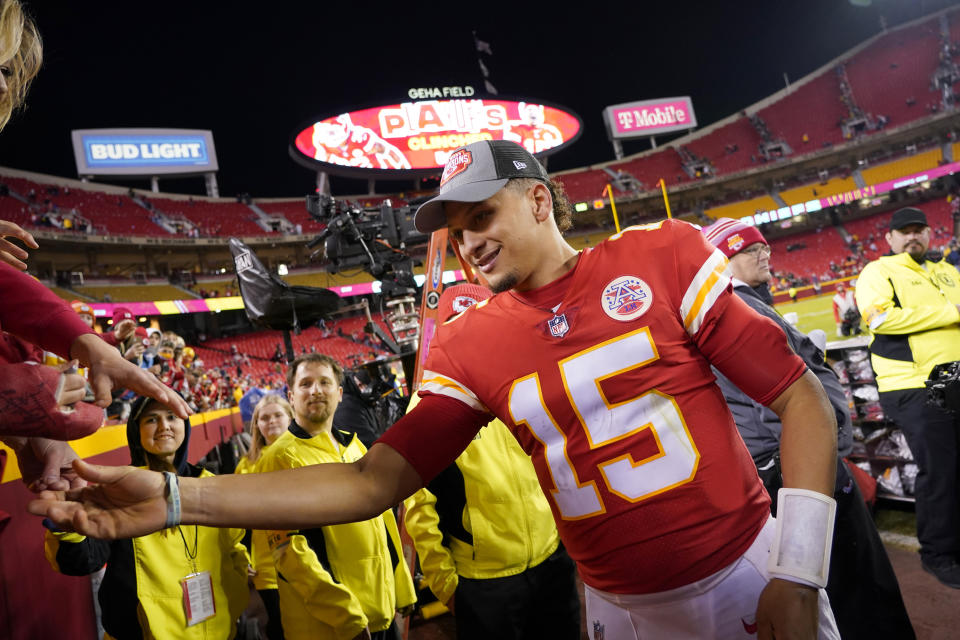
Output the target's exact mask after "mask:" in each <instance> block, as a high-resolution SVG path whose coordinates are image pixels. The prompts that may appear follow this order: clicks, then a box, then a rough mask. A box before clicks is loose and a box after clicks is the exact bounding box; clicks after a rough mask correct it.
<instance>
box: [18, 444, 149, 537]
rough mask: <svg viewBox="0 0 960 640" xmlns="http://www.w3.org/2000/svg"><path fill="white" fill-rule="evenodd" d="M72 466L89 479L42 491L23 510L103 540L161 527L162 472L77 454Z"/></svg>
mask: <svg viewBox="0 0 960 640" xmlns="http://www.w3.org/2000/svg"><path fill="white" fill-rule="evenodd" d="M73 468H74V470H75V471H76V472H77V474H78V475H79V476H80V477H81V478H83V479H85V480H87V481H88V482H91V483H94V484H92V485H91V486H87V487H84V488H83V489H73V490H70V491H66V492H63V491H44V492H43V493H41V494H40V498H39V499H38V500H33V501H32V502H30V504H28V505H27V510H28V511H29V512H30V513H32V514H34V515H37V516H43V517H46V518H50V519H51V520H53V522H54V523H56V525H57V526H58V527H59V528H61V529H63V530H64V531H76V532H77V533H82V534H83V535H87V536H90V537H92V538H101V539H105V540H114V539H117V538H132V537H136V536H142V535H145V534H148V533H152V532H154V531H158V530H160V529H162V528H163V525H164V524H165V523H166V514H167V501H166V498H165V497H164V487H165V484H164V481H163V475H162V474H160V473H157V472H156V471H147V470H145V469H137V468H135V467H104V466H99V465H91V464H87V463H85V462H83V461H82V460H76V461H74V463H73Z"/></svg>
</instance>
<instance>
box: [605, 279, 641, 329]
mask: <svg viewBox="0 0 960 640" xmlns="http://www.w3.org/2000/svg"><path fill="white" fill-rule="evenodd" d="M651 304H653V289H651V288H650V285H648V284H647V283H646V282H644V281H643V280H641V279H640V278H637V277H636V276H620V277H619V278H617V279H615V280H611V281H610V283H609V284H608V285H607V286H606V287H604V289H603V293H602V294H601V296H600V306H601V307H603V312H604V313H606V314H607V315H608V316H609V317H611V318H613V319H614V320H619V321H621V322H629V321H630V320H635V319H636V318H639V317H640V316H642V315H643V314H645V313H646V312H647V310H648V309H650V305H651Z"/></svg>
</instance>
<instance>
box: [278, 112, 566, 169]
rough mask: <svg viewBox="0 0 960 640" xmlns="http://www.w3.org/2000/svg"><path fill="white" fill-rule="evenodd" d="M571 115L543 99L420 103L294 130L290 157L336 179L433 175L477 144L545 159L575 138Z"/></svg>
mask: <svg viewBox="0 0 960 640" xmlns="http://www.w3.org/2000/svg"><path fill="white" fill-rule="evenodd" d="M582 127H583V125H582V122H581V120H580V117H579V116H578V115H577V114H575V113H574V112H572V111H570V110H568V109H564V108H562V107H559V106H554V105H549V104H544V103H542V102H533V101H523V102H515V101H512V100H488V99H486V98H483V99H481V98H476V99H464V100H456V99H455V100H422V101H417V102H404V103H401V104H393V105H387V106H381V107H373V108H370V109H362V110H359V111H351V112H349V113H341V114H339V115H335V116H331V117H328V118H325V119H323V120H318V121H315V122H311V123H308V124H305V125H303V126H301V127H299V128H298V129H297V130H296V131H295V132H294V134H293V136H292V140H291V143H290V155H291V156H292V157H293V158H294V159H295V160H296V161H297V162H300V163H301V164H304V165H305V166H307V167H310V168H313V169H320V170H322V171H327V172H329V173H333V174H341V175H348V176H367V177H371V174H372V175H374V176H376V177H380V178H385V179H389V178H390V177H398V178H401V177H407V176H415V175H430V174H435V173H437V172H438V171H439V170H440V168H441V167H443V165H444V164H445V163H446V161H447V156H449V155H450V153H451V152H452V151H453V150H454V149H456V148H457V147H461V146H463V145H466V144H470V143H471V142H477V141H479V140H512V141H514V142H517V143H519V144H522V145H523V146H524V147H525V148H526V149H527V150H528V151H530V152H531V153H533V154H536V155H538V156H547V155H550V154H551V153H554V152H556V151H558V150H559V149H561V148H563V147H565V146H566V145H568V144H570V143H571V142H573V141H574V140H576V139H577V138H578V137H579V136H580V132H581V129H582Z"/></svg>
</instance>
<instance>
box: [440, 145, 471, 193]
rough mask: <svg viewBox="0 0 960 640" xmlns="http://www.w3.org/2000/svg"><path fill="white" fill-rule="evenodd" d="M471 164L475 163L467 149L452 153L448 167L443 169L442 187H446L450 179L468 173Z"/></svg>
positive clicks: (448, 159)
mask: <svg viewBox="0 0 960 640" xmlns="http://www.w3.org/2000/svg"><path fill="white" fill-rule="evenodd" d="M471 162H473V154H472V153H470V152H469V151H467V150H466V149H457V150H456V151H454V152H453V153H451V154H450V157H449V158H447V165H446V166H445V167H444V168H443V176H441V178H440V186H441V187H442V186H443V185H445V184H446V183H447V181H448V180H450V178H452V177H454V176H456V175H459V174H461V173H463V172H464V171H466V170H467V167H469V166H470V163H471Z"/></svg>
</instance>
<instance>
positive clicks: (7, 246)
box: [0, 220, 40, 271]
mask: <svg viewBox="0 0 960 640" xmlns="http://www.w3.org/2000/svg"><path fill="white" fill-rule="evenodd" d="M8 237H10V238H17V239H19V240H21V241H22V242H23V244H25V245H27V246H28V247H30V248H31V249H39V248H40V245H38V244H37V241H36V240H34V239H33V236H32V235H30V233H29V232H27V231H24V230H23V229H22V228H21V227H20V225H18V224H14V223H13V222H10V221H8V220H0V260H2V261H3V262H6V263H7V264H8V265H10V266H11V267H13V268H14V269H18V270H19V271H26V270H27V265H26V263H24V262H23V261H24V260H26V259H27V258H28V257H29V256H28V254H27V252H26V251H24V250H23V249H21V248H20V247H18V246H17V245H15V244H13V243H12V242H10V241H9V240H7V238H8Z"/></svg>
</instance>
